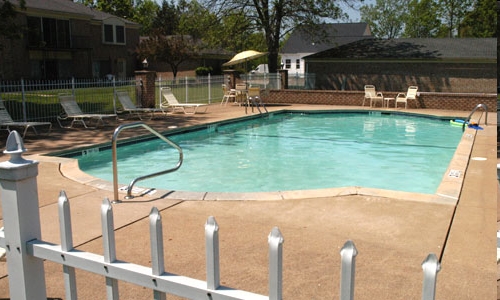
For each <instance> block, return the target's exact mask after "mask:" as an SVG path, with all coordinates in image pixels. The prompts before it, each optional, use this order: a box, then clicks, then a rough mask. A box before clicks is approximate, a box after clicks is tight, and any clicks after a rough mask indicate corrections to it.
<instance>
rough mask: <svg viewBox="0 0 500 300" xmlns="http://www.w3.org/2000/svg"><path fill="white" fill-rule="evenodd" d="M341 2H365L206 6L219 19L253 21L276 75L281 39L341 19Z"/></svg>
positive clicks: (220, 1) (264, 0) (289, 0)
mask: <svg viewBox="0 0 500 300" xmlns="http://www.w3.org/2000/svg"><path fill="white" fill-rule="evenodd" d="M340 1H343V2H355V1H362V0H338V1H332V0H316V1H313V0H275V1H269V0H253V1H247V0H204V5H205V7H207V8H209V9H211V10H212V11H213V12H215V13H216V15H217V16H218V18H219V19H222V18H223V17H227V16H231V15H234V14H240V13H242V14H244V15H245V17H246V18H247V19H248V20H249V21H250V23H249V26H250V27H249V29H251V30H252V31H253V32H262V33H263V35H264V38H265V41H266V48H267V49H266V50H267V52H268V64H269V71H270V72H276V71H277V69H278V51H279V47H280V40H281V38H282V37H283V36H284V35H285V34H286V33H287V32H289V31H290V30H292V29H294V28H296V27H298V26H302V25H312V24H319V23H323V22H324V21H325V20H332V19H337V18H339V17H340V16H342V11H341V9H340V7H339V5H338V3H339V2H340ZM238 50H246V49H238Z"/></svg>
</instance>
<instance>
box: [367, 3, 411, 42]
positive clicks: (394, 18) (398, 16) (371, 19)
mask: <svg viewBox="0 0 500 300" xmlns="http://www.w3.org/2000/svg"><path fill="white" fill-rule="evenodd" d="M408 3H409V0H377V2H376V3H375V5H373V4H370V5H363V6H361V8H360V13H361V21H363V22H366V23H368V25H370V29H371V32H372V34H373V35H374V36H375V37H377V38H386V39H393V38H397V37H399V36H400V35H401V34H402V33H403V30H404V24H405V20H406V19H407V14H408V13H407V8H408Z"/></svg>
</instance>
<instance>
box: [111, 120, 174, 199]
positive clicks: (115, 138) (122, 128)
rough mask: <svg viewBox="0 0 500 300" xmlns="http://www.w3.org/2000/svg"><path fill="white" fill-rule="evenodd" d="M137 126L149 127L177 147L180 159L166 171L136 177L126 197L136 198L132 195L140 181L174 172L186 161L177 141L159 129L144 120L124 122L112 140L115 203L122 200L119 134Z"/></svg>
mask: <svg viewBox="0 0 500 300" xmlns="http://www.w3.org/2000/svg"><path fill="white" fill-rule="evenodd" d="M135 127H143V128H145V129H147V130H148V131H149V132H151V133H152V134H154V135H155V136H157V137H158V138H159V139H161V140H162V141H164V142H165V143H167V144H169V145H170V146H172V147H173V148H175V149H177V151H178V152H179V160H178V161H177V164H176V165H175V167H173V168H170V169H167V170H164V171H160V172H156V173H152V174H149V175H144V176H139V177H137V178H135V179H134V180H132V181H131V182H130V183H129V185H128V187H127V196H125V199H133V198H134V196H132V189H133V187H134V185H135V184H136V183H137V182H138V181H140V180H145V179H148V178H151V177H156V176H160V175H164V174H167V173H171V172H174V171H176V170H177V169H179V168H180V167H181V165H182V162H183V161H184V154H183V153H182V149H181V147H179V146H178V145H177V144H176V143H174V142H172V141H171V140H169V139H168V138H166V137H165V136H163V135H162V134H160V133H159V132H158V131H156V130H154V129H153V128H151V127H149V126H148V125H146V124H144V123H143V122H133V123H128V124H123V125H120V126H118V127H117V128H116V129H115V132H114V133H113V138H112V140H111V144H112V153H113V191H114V198H115V199H114V201H113V203H121V202H122V201H121V200H120V199H119V198H118V166H117V165H118V162H117V158H116V157H117V153H116V152H117V147H116V144H117V140H118V135H119V134H120V132H121V131H122V130H124V129H126V128H135Z"/></svg>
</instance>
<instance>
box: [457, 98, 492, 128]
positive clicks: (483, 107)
mask: <svg viewBox="0 0 500 300" xmlns="http://www.w3.org/2000/svg"><path fill="white" fill-rule="evenodd" d="M479 108H482V109H483V110H484V111H485V112H486V116H485V117H484V125H488V106H487V105H486V104H483V103H481V104H478V105H476V107H474V109H473V110H472V111H471V113H470V114H469V116H468V117H467V119H465V120H464V124H463V125H462V131H465V125H466V124H468V123H469V122H470V118H471V117H472V115H473V114H474V113H475V112H476V110H478V109H479ZM482 116H483V115H482V114H481V116H480V117H479V119H478V120H477V125H479V122H480V121H481V117H482Z"/></svg>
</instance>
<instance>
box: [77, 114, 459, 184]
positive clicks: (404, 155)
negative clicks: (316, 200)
mask: <svg viewBox="0 0 500 300" xmlns="http://www.w3.org/2000/svg"><path fill="white" fill-rule="evenodd" d="M461 136H462V130H461V129H460V128H458V127H454V126H450V123H449V121H443V120H437V119H430V118H422V117H412V116H408V115H397V114H380V113H321V114H318V113H314V114H306V113H283V114H276V115H273V116H272V117H270V118H259V119H253V120H249V121H244V122H237V123H232V124H228V125H218V126H215V127H214V126H212V127H210V128H207V129H203V130H199V131H194V132H189V133H184V134H176V135H173V136H170V137H169V138H170V139H171V140H173V141H174V142H176V143H177V144H179V145H180V146H181V148H182V149H183V152H184V163H183V165H182V167H181V168H180V169H179V170H178V171H177V172H174V173H171V174H167V175H163V176H160V177H156V178H152V179H148V180H145V181H140V182H138V183H137V186H142V187H150V188H158V189H166V190H184V191H208V192H258V191H284V190H307V189H320V188H331V187H343V186H363V187H372V188H380V189H389V190H399V191H408V192H417V193H427V194H432V193H435V191H436V189H437V187H438V186H439V184H440V182H441V179H442V177H443V174H444V172H445V171H446V169H447V166H448V164H449V162H450V160H451V158H452V156H453V154H454V152H455V149H456V147H457V145H458V142H459V141H460V138H461ZM177 159H178V154H177V151H176V150H175V149H172V148H170V146H169V145H167V144H165V143H164V142H162V141H160V140H150V141H145V142H141V143H136V144H129V145H126V146H123V147H119V148H118V173H119V182H120V183H121V184H125V185H128V183H129V182H130V181H131V180H133V179H134V178H136V177H138V176H142V175H146V174H150V173H153V172H157V171H160V170H164V169H168V168H171V167H173V166H174V165H175V163H176V162H177ZM78 160H79V165H80V168H81V170H82V171H84V172H86V173H88V174H91V175H93V176H95V177H98V178H102V179H105V180H108V181H112V180H113V174H112V163H111V150H110V149H107V150H103V149H94V150H93V151H85V155H82V156H79V157H78Z"/></svg>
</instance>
